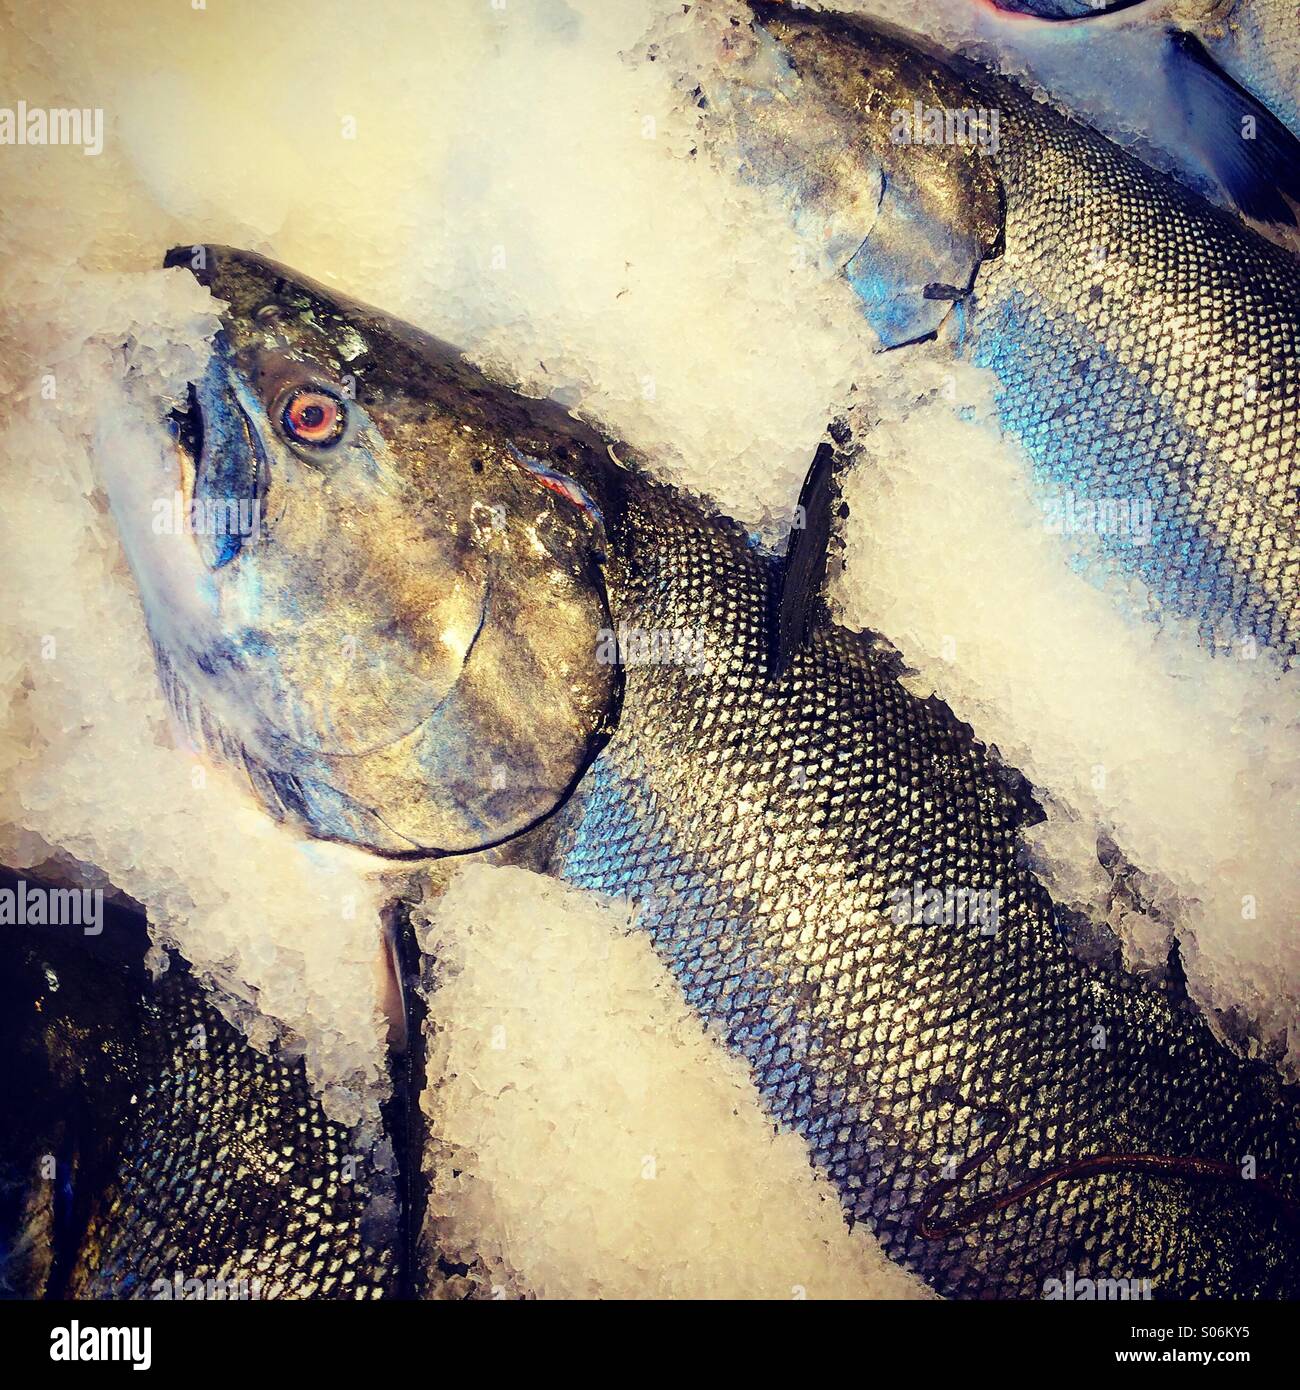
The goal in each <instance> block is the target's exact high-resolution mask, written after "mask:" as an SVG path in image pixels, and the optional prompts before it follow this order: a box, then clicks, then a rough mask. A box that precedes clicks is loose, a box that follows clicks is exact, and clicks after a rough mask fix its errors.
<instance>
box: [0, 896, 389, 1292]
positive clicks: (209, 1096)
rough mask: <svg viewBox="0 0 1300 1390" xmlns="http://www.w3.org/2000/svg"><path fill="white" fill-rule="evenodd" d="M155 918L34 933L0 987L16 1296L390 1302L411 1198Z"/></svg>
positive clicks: (5, 1234)
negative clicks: (152, 963) (166, 937)
mask: <svg viewBox="0 0 1300 1390" xmlns="http://www.w3.org/2000/svg"><path fill="white" fill-rule="evenodd" d="M146 945H147V936H146V933H145V928H144V923H143V920H142V919H140V918H138V917H133V916H132V915H131V914H128V913H127V912H125V911H123V910H121V909H117V908H110V909H109V912H108V920H107V922H106V929H105V931H104V934H103V936H102V937H101V938H99V939H98V940H97V941H95V940H92V939H90V938H85V937H81V936H71V935H70V934H69V932H68V930H67V929H66V928H60V927H53V928H44V929H40V928H35V929H31V931H30V932H29V933H28V939H27V940H25V941H24V942H23V943H22V944H14V945H12V946H11V947H10V948H9V950H8V952H7V955H6V961H5V968H4V971H3V972H2V973H0V998H2V999H3V1003H4V1011H3V1024H2V1026H0V1057H2V1058H3V1063H4V1068H5V1077H6V1085H5V1095H4V1101H3V1104H2V1105H0V1118H2V1119H3V1122H4V1123H3V1130H2V1131H0V1132H2V1133H3V1138H4V1145H3V1151H2V1153H0V1192H2V1193H3V1198H4V1199H3V1201H0V1249H2V1251H3V1253H2V1257H0V1276H2V1277H3V1283H4V1285H5V1286H7V1287H6V1292H7V1294H8V1295H9V1296H10V1297H24V1298H75V1299H146V1300H154V1299H177V1298H189V1299H194V1298H202V1299H214V1298H215V1299H223V1300H240V1301H242V1300H246V1299H280V1298H320V1299H353V1300H355V1299H373V1298H381V1297H387V1296H390V1295H392V1294H394V1293H396V1292H397V1291H398V1289H399V1288H400V1286H401V1285H400V1281H401V1278H402V1276H403V1270H402V1267H401V1261H400V1259H399V1256H398V1253H397V1250H398V1242H397V1240H396V1238H395V1237H396V1234H397V1230H398V1215H399V1213H398V1202H397V1198H398V1187H397V1181H396V1178H395V1176H394V1175H393V1174H391V1173H388V1172H386V1171H383V1170H382V1169H381V1168H380V1167H379V1166H377V1164H376V1161H375V1160H376V1154H375V1153H374V1152H373V1150H372V1149H371V1147H370V1143H369V1142H367V1141H363V1140H362V1138H361V1136H360V1134H359V1133H355V1132H349V1131H348V1130H347V1129H346V1128H344V1127H343V1126H340V1125H338V1124H336V1123H335V1122H333V1121H332V1120H330V1119H329V1118H328V1117H327V1116H326V1115H325V1114H324V1112H323V1111H322V1109H321V1103H320V1100H319V1099H318V1098H317V1097H316V1096H315V1095H314V1094H313V1091H312V1087H311V1085H310V1084H309V1082H308V1080H307V1076H306V1073H305V1069H304V1066H303V1062H302V1060H301V1058H291V1057H287V1056H284V1055H283V1054H280V1053H272V1054H267V1053H264V1052H259V1051H257V1050H256V1049H255V1048H253V1047H252V1046H251V1045H250V1044H249V1042H248V1041H247V1040H246V1039H245V1038H244V1037H242V1036H241V1034H240V1033H239V1031H238V1030H237V1029H236V1028H235V1027H234V1026H233V1025H232V1024H230V1023H229V1022H228V1021H227V1020H226V1019H225V1018H223V1017H222V1016H221V1015H220V1014H219V1013H217V1011H216V1010H215V1009H214V1008H213V1006H212V1004H211V1003H210V1002H209V1001H208V999H207V998H206V997H205V994H204V991H203V988H202V986H201V985H200V984H199V982H198V981H197V980H195V979H194V978H193V976H192V975H191V974H190V973H189V972H188V970H187V969H186V968H185V967H184V965H183V963H181V962H179V961H177V960H172V962H171V965H170V968H169V969H168V970H167V971H166V972H165V973H164V974H163V975H162V977H161V978H160V979H159V980H157V981H152V980H150V978H149V975H148V972H147V971H146V970H145V969H144V967H143V956H142V952H143V948H144V947H145V946H146Z"/></svg>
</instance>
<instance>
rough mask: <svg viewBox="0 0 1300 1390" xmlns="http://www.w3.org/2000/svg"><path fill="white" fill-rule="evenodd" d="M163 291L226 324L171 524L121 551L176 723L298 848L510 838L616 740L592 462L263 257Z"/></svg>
mask: <svg viewBox="0 0 1300 1390" xmlns="http://www.w3.org/2000/svg"><path fill="white" fill-rule="evenodd" d="M167 264H168V265H169V266H184V267H186V268H188V269H189V270H191V271H192V273H193V274H194V275H195V276H196V277H197V278H198V279H199V280H200V281H201V283H203V284H204V285H206V286H207V287H208V288H209V289H210V291H211V292H212V294H213V296H214V297H215V298H216V299H217V300H218V301H220V303H221V305H223V306H224V307H222V308H221V309H220V315H221V329H220V331H219V332H218V333H217V335H216V338H215V342H214V347H213V351H212V355H211V359H210V362H209V365H208V368H207V370H206V373H205V374H204V375H203V376H202V379H201V380H198V381H195V382H193V383H192V384H191V386H190V391H189V402H188V408H184V409H181V410H179V411H176V412H173V414H172V417H171V419H172V432H173V435H174V463H175V486H176V502H177V508H176V510H177V511H178V512H180V513H181V514H182V515H183V517H184V520H185V524H184V525H183V526H182V527H180V528H177V527H174V526H173V527H171V528H168V529H169V530H170V531H171V532H172V533H173V534H168V535H165V536H158V537H152V538H150V539H151V540H152V541H153V542H154V543H152V544H142V543H141V541H140V537H139V536H138V534H137V536H136V540H135V543H134V544H132V543H128V546H127V550H128V556H129V558H130V560H131V562H132V565H133V568H134V569H135V572H136V575H137V579H138V581H139V586H140V589H141V593H142V597H143V602H144V608H145V614H146V620H147V622H148V625H149V628H150V633H151V636H152V639H153V643H154V649H155V653H156V658H157V664H158V667H159V672H160V676H161V679H162V684H163V687H164V690H165V691H166V693H167V695H168V696H169V699H170V701H171V704H172V706H173V709H174V710H175V712H176V714H177V716H178V719H179V721H180V722H181V724H182V725H183V726H184V728H185V730H186V731H187V732H188V734H189V736H190V738H191V740H192V741H193V742H195V743H196V744H198V745H199V746H200V747H201V748H202V749H203V750H204V751H206V752H207V753H209V754H211V755H212V756H213V757H214V758H215V759H216V760H218V761H220V762H224V763H229V764H234V765H235V766H237V767H239V768H240V769H242V771H243V772H244V773H246V774H247V778H248V780H249V782H250V784H251V786H252V787H253V789H254V790H255V791H256V792H257V794H258V795H259V797H260V798H261V800H262V802H263V803H264V804H265V806H266V807H267V808H268V809H269V810H271V811H272V812H273V813H274V814H275V815H277V816H278V817H281V818H286V819H289V820H291V821H293V822H295V823H297V824H298V825H300V826H301V827H302V828H304V829H305V830H306V831H307V832H309V833H310V834H311V835H314V836H317V837H320V838H325V839H331V840H338V841H343V842H346V843H350V844H353V845H358V846H361V847H364V848H366V849H368V850H372V851H375V852H377V853H380V854H384V855H408V856H415V855H437V854H447V853H459V852H466V851H471V850H474V849H479V848H483V847H486V846H488V845H491V844H496V843H499V842H501V841H502V840H506V839H509V838H511V837H513V836H515V835H518V834H520V833H522V832H523V831H525V830H526V829H528V828H529V827H530V826H532V825H533V824H535V823H536V822H538V821H539V820H540V819H542V818H544V817H545V816H546V815H548V814H549V813H550V812H551V811H552V810H554V809H555V808H556V807H557V806H558V805H560V804H561V803H562V802H563V801H564V799H565V798H566V797H567V795H568V793H569V791H570V790H571V789H572V788H573V786H574V785H575V784H576V782H577V781H578V779H579V778H580V777H581V775H582V774H583V772H585V770H586V768H587V766H588V765H589V763H590V762H591V760H592V759H593V758H594V756H595V754H596V752H597V751H598V749H599V747H600V745H601V743H602V742H603V740H604V738H605V737H606V736H607V734H608V731H609V729H610V727H611V726H612V722H613V719H614V716H615V714H616V709H617V701H618V695H619V672H618V671H617V669H616V668H615V667H613V666H612V665H610V664H608V663H602V661H601V660H599V659H598V648H599V642H598V637H597V634H598V632H599V631H600V630H601V629H605V628H607V627H608V625H609V614H608V602H607V597H606V592H605V586H604V579H603V573H602V568H601V559H602V556H603V545H604V536H603V525H604V521H603V516H602V514H601V510H600V508H599V506H598V504H597V503H596V501H595V500H594V498H593V497H592V496H591V495H590V494H589V493H588V492H587V491H586V489H584V487H583V486H582V484H581V483H580V482H579V481H578V480H577V478H578V476H579V475H581V476H587V477H589V478H592V477H594V473H595V471H596V462H597V457H598V455H601V454H603V452H604V446H603V445H602V444H601V443H600V441H599V440H598V439H597V438H596V436H594V435H593V434H592V433H591V432H590V431H589V430H586V428H585V427H584V426H581V425H580V424H579V422H577V421H575V420H573V419H572V418H571V417H569V416H567V415H565V414H564V412H563V411H561V410H559V409H558V408H557V407H553V406H551V405H550V404H549V403H546V402H540V401H532V400H528V399H526V398H524V397H521V396H518V395H516V394H515V393H513V392H511V391H508V390H506V389H505V388H503V387H500V386H498V385H496V384H495V383H492V382H490V381H489V380H488V379H487V378H486V377H484V376H483V375H482V374H481V373H480V372H479V371H478V370H477V369H476V368H474V367H473V366H472V365H471V364H469V363H467V362H466V361H465V360H464V359H463V357H462V356H461V355H460V354H459V353H458V352H456V351H455V350H454V349H453V348H451V347H449V346H448V345H446V344H444V343H441V342H439V341H437V340H436V339H433V338H430V337H428V336H427V335H425V334H423V333H420V332H419V331H418V330H416V329H414V328H412V327H410V326H408V325H405V324H402V323H399V322H397V321H395V320H393V319H391V318H389V317H387V316H386V315H383V314H381V313H379V312H377V311H375V310H371V309H369V308H366V307H365V306H362V305H359V304H356V303H353V302H351V301H349V300H346V299H344V298H342V297H341V296H338V295H336V294H335V293H333V292H332V291H330V290H328V289H326V288H324V287H322V286H320V285H317V284H314V283H312V282H310V281H308V280H306V279H304V278H302V277H300V276H298V275H296V274H294V273H293V272H291V271H289V270H287V269H285V268H284V267H282V266H279V265H276V264H274V263H273V262H271V261H268V260H265V259H264V258H262V257H261V256H258V255H254V254H252V253H249V252H244V251H236V250H230V249H227V248H223V247H212V246H208V247H195V248H188V247H185V248H178V249H177V250H175V251H173V252H171V253H170V254H169V255H168V257H167ZM566 464H568V465H571V467H570V470H569V471H568V472H565V471H563V470H564V468H565V465H566ZM594 486H595V484H594V483H593V487H594ZM110 495H111V493H110ZM115 509H116V505H115ZM123 529H124V532H125V531H127V530H128V529H129V528H123ZM136 529H137V532H138V529H139V528H136ZM178 529H179V530H180V531H181V532H182V534H174V533H175V532H176V531H177V530H178Z"/></svg>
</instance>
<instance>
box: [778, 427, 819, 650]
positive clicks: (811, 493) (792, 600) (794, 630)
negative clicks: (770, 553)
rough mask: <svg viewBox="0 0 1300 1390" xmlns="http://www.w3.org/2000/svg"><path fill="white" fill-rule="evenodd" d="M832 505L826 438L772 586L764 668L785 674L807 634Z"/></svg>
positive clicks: (806, 482) (805, 485)
mask: <svg viewBox="0 0 1300 1390" xmlns="http://www.w3.org/2000/svg"><path fill="white" fill-rule="evenodd" d="M834 501H835V450H834V449H833V448H831V446H830V445H829V444H828V443H826V442H825V441H824V440H823V441H822V443H820V444H819V445H818V446H817V452H816V453H815V454H814V455H813V461H812V464H811V466H810V467H809V469H808V476H807V477H806V478H805V479H804V482H803V488H802V490H801V491H800V493H799V506H798V508H797V509H796V511H795V524H794V526H793V527H792V528H791V530H790V540H789V542H788V543H787V545H786V549H785V558H784V559H783V560H782V561H781V564H780V566H779V567H778V569H777V572H776V578H775V581H774V583H773V586H772V626H771V642H770V647H769V655H768V669H769V671H770V672H771V674H772V675H773V676H781V675H784V674H785V671H786V668H787V667H788V666H789V664H790V658H791V657H792V656H793V655H794V654H795V652H796V651H797V650H798V649H799V647H800V645H801V644H802V642H803V640H804V638H805V636H807V633H808V623H809V619H810V618H811V616H812V613H813V610H814V609H815V608H816V606H817V603H818V599H819V597H820V595H821V588H822V582H823V580H824V579H825V578H826V548H827V546H828V545H829V543H830V538H831V509H832V506H833V504H834Z"/></svg>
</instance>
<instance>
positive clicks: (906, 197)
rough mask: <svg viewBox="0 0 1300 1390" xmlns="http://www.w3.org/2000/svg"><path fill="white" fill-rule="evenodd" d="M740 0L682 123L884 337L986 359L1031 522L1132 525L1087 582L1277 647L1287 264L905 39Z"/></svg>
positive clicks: (1282, 623)
mask: <svg viewBox="0 0 1300 1390" xmlns="http://www.w3.org/2000/svg"><path fill="white" fill-rule="evenodd" d="M737 9H738V14H744V15H745V16H746V22H745V23H744V24H742V23H740V22H739V19H738V20H737V24H736V25H735V26H733V27H732V28H730V29H728V30H727V31H726V42H725V51H724V54H723V61H722V63H721V64H720V65H719V66H718V68H717V70H716V71H715V72H712V73H710V74H707V75H705V76H704V77H702V78H700V79H699V80H700V82H701V88H702V100H704V101H705V102H707V103H708V106H709V109H710V112H711V113H712V114H711V115H710V114H706V115H705V116H704V117H702V118H701V120H702V121H705V122H707V121H708V120H710V119H714V120H717V121H718V122H719V123H720V126H721V128H723V129H725V130H726V131H727V132H728V138H729V139H734V142H735V144H736V145H737V146H738V147H739V159H740V167H741V171H742V173H743V174H744V176H746V177H748V178H750V179H752V180H753V181H755V182H756V183H760V184H764V185H767V184H771V185H774V186H775V187H777V188H778V189H779V190H780V191H781V192H782V194H783V196H785V197H787V198H788V199H790V200H791V201H792V202H793V205H794V212H795V217H796V219H797V225H798V226H799V227H800V228H801V230H804V231H805V232H806V233H807V235H808V236H809V237H810V239H813V240H814V241H815V243H816V245H817V246H818V249H819V251H820V250H824V252H825V254H826V255H827V257H828V258H829V260H830V262H831V263H832V264H834V265H835V266H836V267H838V268H839V269H840V270H841V271H842V273H843V275H844V276H845V277H846V278H847V280H848V281H849V283H850V284H851V285H852V287H853V289H854V291H855V292H856V293H857V295H858V297H859V300H860V304H861V308H862V312H863V314H864V316H865V317H866V319H867V321H868V323H869V324H870V326H871V327H872V329H873V330H874V331H875V333H876V334H877V335H878V337H879V339H880V341H881V345H882V346H883V347H884V348H887V349H895V348H905V347H906V345H907V344H909V343H913V342H916V341H919V340H922V339H927V338H931V337H934V336H936V335H938V336H940V337H941V338H943V339H945V340H947V341H950V342H951V343H952V345H953V349H954V351H955V352H958V353H960V354H962V355H963V356H965V357H967V358H968V359H969V360H970V361H973V362H974V363H975V364H977V365H979V366H982V367H987V368H989V369H991V370H992V372H993V373H994V374H995V376H996V379H997V405H998V411H999V415H1000V418H1001V421H1002V424H1003V426H1004V427H1005V428H1006V429H1007V430H1008V431H1009V432H1010V433H1011V434H1012V435H1014V436H1015V437H1016V438H1017V439H1019V440H1020V441H1021V443H1022V444H1023V445H1024V447H1025V449H1026V451H1027V453H1028V455H1029V457H1030V459H1031V461H1032V465H1033V467H1034V471H1035V481H1036V484H1037V487H1038V490H1039V492H1040V494H1041V496H1042V498H1043V500H1044V505H1045V508H1047V509H1048V516H1047V518H1046V519H1047V521H1048V522H1049V524H1050V522H1051V520H1052V512H1051V508H1056V509H1057V510H1062V511H1063V510H1066V509H1068V508H1069V507H1072V506H1076V505H1079V506H1083V507H1087V508H1102V507H1111V508H1114V509H1116V510H1117V511H1118V510H1122V511H1123V512H1124V515H1125V517H1129V518H1131V517H1133V516H1136V517H1138V518H1139V519H1140V521H1141V523H1142V524H1141V525H1140V526H1132V525H1128V526H1124V525H1117V526H1109V527H1103V526H1101V525H1098V526H1097V527H1096V528H1095V529H1096V532H1097V537H1096V542H1097V551H1098V553H1097V555H1096V556H1094V557H1090V558H1089V560H1088V564H1089V565H1090V566H1091V567H1092V573H1093V575H1094V577H1095V578H1097V579H1098V580H1099V581H1100V582H1110V583H1114V582H1115V581H1117V580H1118V581H1122V582H1124V583H1125V584H1127V585H1129V586H1130V588H1131V586H1132V583H1133V581H1138V582H1139V583H1140V585H1141V587H1142V591H1143V594H1144V597H1143V599H1142V601H1141V604H1140V610H1141V611H1142V612H1143V613H1148V612H1149V613H1151V614H1153V615H1154V616H1156V617H1161V616H1165V615H1168V616H1171V617H1173V618H1176V619H1180V620H1185V621H1187V622H1190V623H1194V624H1195V625H1196V627H1197V629H1198V630H1199V632H1200V635H1201V638H1202V641H1203V642H1204V643H1205V644H1206V645H1207V646H1210V647H1212V648H1213V649H1215V650H1221V649H1225V648H1226V649H1232V650H1238V651H1240V650H1243V649H1244V650H1246V651H1247V652H1248V653H1249V654H1253V653H1254V651H1255V650H1257V649H1259V648H1271V649H1272V650H1273V651H1274V652H1276V653H1277V654H1278V655H1279V656H1280V657H1282V658H1283V659H1286V658H1288V657H1289V656H1290V655H1291V654H1292V653H1294V651H1295V650H1296V645H1297V642H1298V641H1300V518H1298V516H1297V502H1298V499H1300V465H1298V464H1297V430H1298V428H1300V261H1297V259H1296V258H1295V257H1293V256H1291V255H1289V254H1288V253H1287V252H1285V251H1283V250H1282V249H1280V248H1279V247H1277V246H1275V245H1273V244H1272V243H1270V242H1268V241H1266V240H1264V239H1263V238H1261V237H1259V236H1258V235H1256V234H1255V233H1253V232H1251V231H1250V229H1249V228H1247V227H1244V226H1242V225H1241V223H1240V222H1239V221H1238V220H1237V219H1235V218H1234V217H1232V216H1231V215H1229V214H1227V213H1225V212H1223V211H1221V210H1220V209H1218V208H1215V207H1213V206H1211V205H1210V204H1208V203H1207V202H1205V201H1204V200H1202V199H1201V198H1199V197H1197V196H1196V195H1195V194H1194V193H1192V192H1191V191H1190V190H1188V189H1186V188H1185V187H1184V186H1182V185H1181V184H1179V183H1178V182H1176V181H1175V180H1173V179H1171V178H1169V177H1167V176H1165V175H1162V174H1160V173H1158V172H1156V171H1155V170H1153V169H1150V168H1148V167H1147V166H1146V165H1145V164H1143V163H1142V162H1141V161H1139V160H1137V159H1136V158H1134V157H1133V156H1132V155H1130V154H1127V153H1126V152H1125V151H1124V150H1122V149H1120V148H1119V147H1118V146H1116V145H1114V144H1112V143H1110V142H1109V141H1107V140H1105V139H1104V138H1102V137H1101V136H1100V135H1099V134H1097V133H1096V132H1095V131H1093V130H1091V129H1090V128H1088V127H1087V126H1084V125H1082V124H1080V123H1079V122H1077V121H1073V120H1071V119H1069V118H1068V117H1066V116H1065V115H1063V114H1062V113H1061V112H1059V111H1058V110H1056V109H1055V108H1054V107H1053V106H1051V105H1050V104H1047V103H1043V102H1037V101H1034V100H1033V99H1032V98H1031V97H1030V96H1029V95H1028V94H1027V93H1026V92H1025V91H1024V90H1023V89H1022V88H1021V87H1019V86H1018V85H1016V84H1015V83H1014V82H1012V81H1010V80H1008V79H1006V78H1001V77H998V76H997V75H995V74H993V73H990V72H988V71H986V70H984V69H982V68H979V67H977V66H975V65H974V64H972V63H970V62H967V61H964V60H962V59H960V58H957V57H954V56H952V55H950V54H947V53H944V52H942V51H941V50H938V49H935V48H933V47H932V46H930V45H929V44H927V43H925V42H923V41H921V40H919V39H916V38H914V37H912V36H910V35H908V34H905V33H904V32H902V31H901V30H898V29H895V28H892V27H890V26H888V25H884V24H881V23H878V22H876V21H873V20H868V19H865V18H845V17H841V16H837V15H834V14H830V13H825V12H813V11H809V10H807V9H792V8H789V7H787V6H784V5H780V4H769V3H763V0H752V3H751V4H750V5H749V6H748V7H747V8H743V9H742V8H741V7H737ZM751 12H752V17H753V19H756V21H757V22H752V21H751ZM1148 521H1149V528H1148V526H1147V524H1146V523H1147V522H1148Z"/></svg>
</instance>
